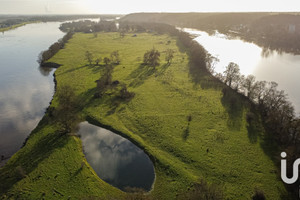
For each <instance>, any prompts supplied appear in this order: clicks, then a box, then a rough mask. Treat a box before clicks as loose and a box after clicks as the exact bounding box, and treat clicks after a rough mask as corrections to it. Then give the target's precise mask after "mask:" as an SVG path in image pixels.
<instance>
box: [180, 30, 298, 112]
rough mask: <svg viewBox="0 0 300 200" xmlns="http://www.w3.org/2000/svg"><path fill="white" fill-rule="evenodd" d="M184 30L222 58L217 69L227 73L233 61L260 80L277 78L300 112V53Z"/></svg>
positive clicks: (220, 35) (243, 72) (247, 73)
mask: <svg viewBox="0 0 300 200" xmlns="http://www.w3.org/2000/svg"><path fill="white" fill-rule="evenodd" d="M184 31H186V32H188V33H190V34H192V35H194V36H196V37H195V40H196V41H197V42H199V43H200V44H201V45H202V46H203V47H204V48H205V49H206V50H207V51H208V52H209V53H210V54H212V55H213V56H215V57H217V58H218V59H219V60H220V61H219V62H218V63H217V64H216V65H215V71H216V72H218V73H222V72H224V71H225V67H226V66H227V65H228V64H229V62H234V63H236V64H238V65H239V66H240V71H241V74H244V75H249V74H253V75H254V76H255V77H256V80H266V81H275V82H277V83H278V84H279V86H278V88H279V89H281V90H284V91H285V92H286V93H287V94H288V98H289V100H290V101H291V102H292V104H293V105H294V107H295V110H296V114H297V115H299V114H300V90H299V88H298V86H299V85H300V78H299V74H300V55H293V54H290V53H284V52H278V51H271V50H266V49H263V48H261V47H259V46H257V45H256V44H254V43H249V42H245V41H243V40H240V39H238V38H235V39H232V38H228V37H227V36H226V35H223V34H220V33H216V34H214V35H209V34H208V33H206V32H203V31H199V30H193V29H184Z"/></svg>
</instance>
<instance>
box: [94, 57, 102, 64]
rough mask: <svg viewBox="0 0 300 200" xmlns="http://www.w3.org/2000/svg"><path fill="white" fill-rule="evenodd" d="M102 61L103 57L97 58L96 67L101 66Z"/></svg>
mask: <svg viewBox="0 0 300 200" xmlns="http://www.w3.org/2000/svg"><path fill="white" fill-rule="evenodd" d="M101 61H102V58H101V57H98V58H96V60H95V63H96V65H99V63H100V62H101Z"/></svg>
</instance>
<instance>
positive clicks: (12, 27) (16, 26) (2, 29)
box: [0, 21, 39, 32]
mask: <svg viewBox="0 0 300 200" xmlns="http://www.w3.org/2000/svg"><path fill="white" fill-rule="evenodd" d="M38 22H39V21H33V22H23V23H20V24H15V25H12V26H9V27H5V28H0V32H5V31H9V30H13V29H16V28H19V27H21V26H25V25H26V24H32V23H38Z"/></svg>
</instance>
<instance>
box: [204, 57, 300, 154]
mask: <svg viewBox="0 0 300 200" xmlns="http://www.w3.org/2000/svg"><path fill="white" fill-rule="evenodd" d="M210 71H212V69H211V68H210ZM215 76H216V77H217V78H218V79H220V80H221V81H222V82H224V83H225V84H226V85H228V86H229V87H231V88H232V89H234V90H236V91H237V92H239V93H241V94H243V95H245V96H246V97H248V99H249V100H251V101H252V102H253V103H255V104H256V105H257V106H258V108H259V110H260V111H261V114H262V117H263V119H264V122H265V125H266V127H267V128H268V130H269V132H270V133H272V134H273V137H274V138H275V140H276V141H277V143H278V144H280V145H281V146H283V147H284V148H286V147H289V148H290V150H291V151H292V152H290V153H291V154H292V155H300V151H299V150H300V148H298V145H300V120H299V118H297V117H296V116H295V111H294V107H293V106H292V104H291V103H290V102H289V101H288V97H287V94H285V92H284V91H283V90H279V89H278V84H277V83H276V82H266V81H256V78H255V76H253V75H248V76H247V77H245V76H244V75H241V74H240V69H239V66H238V65H237V64H235V63H232V62H231V63H229V65H228V66H227V67H226V70H225V71H224V73H223V74H221V73H217V74H215ZM296 144H297V145H296Z"/></svg>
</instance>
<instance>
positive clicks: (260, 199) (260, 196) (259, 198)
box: [252, 190, 266, 200]
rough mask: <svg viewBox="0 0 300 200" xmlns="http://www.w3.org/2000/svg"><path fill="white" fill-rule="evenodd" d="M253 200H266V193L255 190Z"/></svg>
mask: <svg viewBox="0 0 300 200" xmlns="http://www.w3.org/2000/svg"><path fill="white" fill-rule="evenodd" d="M252 200H266V197H265V195H264V192H263V191H261V190H255V194H254V195H253V196H252Z"/></svg>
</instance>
